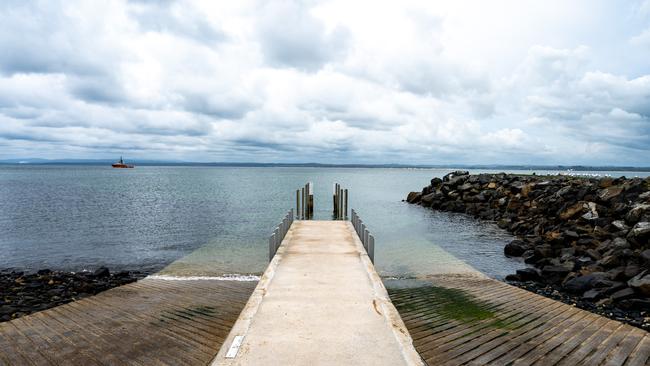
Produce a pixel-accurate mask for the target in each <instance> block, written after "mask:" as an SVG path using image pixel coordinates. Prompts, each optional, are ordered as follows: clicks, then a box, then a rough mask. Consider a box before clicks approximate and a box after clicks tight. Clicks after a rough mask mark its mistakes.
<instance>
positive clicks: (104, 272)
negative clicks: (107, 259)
mask: <svg viewBox="0 0 650 366" xmlns="http://www.w3.org/2000/svg"><path fill="white" fill-rule="evenodd" d="M110 275H111V272H110V271H109V270H108V268H106V267H99V268H97V269H96V270H95V272H93V276H95V277H98V278H103V277H108V276H110Z"/></svg>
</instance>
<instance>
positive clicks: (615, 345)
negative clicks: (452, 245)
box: [389, 276, 650, 365]
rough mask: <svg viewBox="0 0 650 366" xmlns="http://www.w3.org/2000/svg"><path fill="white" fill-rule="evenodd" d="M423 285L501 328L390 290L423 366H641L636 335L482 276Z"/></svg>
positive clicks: (425, 297) (412, 292)
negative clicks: (464, 298) (468, 304)
mask: <svg viewBox="0 0 650 366" xmlns="http://www.w3.org/2000/svg"><path fill="white" fill-rule="evenodd" d="M430 282H431V283H432V285H433V286H438V287H443V288H449V289H457V290H461V291H463V292H464V293H466V294H467V295H468V296H470V297H471V298H472V301H476V302H478V303H481V304H482V306H483V308H484V309H486V310H488V311H491V312H494V313H495V317H496V318H497V319H500V321H501V322H500V325H501V326H502V328H499V327H492V326H490V321H489V320H488V319H478V318H477V319H476V320H470V321H469V322H467V321H463V322H460V321H456V320H453V319H449V318H448V317H446V316H445V314H441V313H440V311H441V309H442V307H444V306H445V305H448V304H449V303H448V302H446V301H445V300H444V299H437V298H436V294H435V291H434V290H429V291H427V290H426V288H406V289H399V290H390V291H389V293H390V296H391V299H392V300H393V302H394V304H395V306H396V308H397V309H398V311H400V314H401V315H402V317H403V320H404V323H405V325H406V326H407V328H408V329H409V331H410V332H411V336H412V338H413V341H414V345H415V347H416V349H417V350H418V352H420V354H421V355H422V356H423V358H424V359H425V360H426V361H427V362H428V363H429V364H431V365H433V364H435V365H461V364H471V365H485V364H488V363H489V364H495V365H504V364H521V365H528V364H533V363H535V364H540V365H554V364H562V365H574V364H576V363H578V362H582V363H583V364H585V365H587V364H590V365H591V364H593V365H596V364H599V363H601V362H610V363H611V364H613V365H622V364H623V363H625V364H635V365H645V364H646V363H648V361H649V358H650V350H649V349H650V347H648V343H650V341H648V340H647V339H648V338H647V336H648V333H647V332H644V331H642V330H638V329H634V328H632V327H630V326H628V325H623V324H621V323H619V322H616V321H613V320H609V319H606V318H604V317H601V316H598V315H595V314H591V313H589V312H586V311H584V310H580V309H577V308H575V307H571V306H569V305H566V304H563V303H560V302H557V301H554V300H551V299H548V298H545V297H542V296H539V295H537V294H533V293H530V292H528V291H525V290H523V289H519V288H515V287H512V286H510V285H508V284H505V283H501V282H498V281H494V280H490V279H478V280H477V279H476V278H473V279H467V280H466V279H465V278H463V277H462V276H438V277H435V276H434V278H431V279H430ZM631 329H634V330H631ZM644 346H645V347H644Z"/></svg>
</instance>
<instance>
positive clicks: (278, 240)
mask: <svg viewBox="0 0 650 366" xmlns="http://www.w3.org/2000/svg"><path fill="white" fill-rule="evenodd" d="M273 236H274V237H275V250H276V251H277V250H278V248H279V247H280V243H282V238H280V227H279V226H278V227H276V228H275V230H274V231H273Z"/></svg>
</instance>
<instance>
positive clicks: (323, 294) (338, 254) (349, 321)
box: [213, 221, 422, 366]
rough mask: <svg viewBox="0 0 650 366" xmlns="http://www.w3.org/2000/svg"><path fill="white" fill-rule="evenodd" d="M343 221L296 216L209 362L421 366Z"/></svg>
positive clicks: (399, 322)
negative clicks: (297, 217) (297, 218)
mask: <svg viewBox="0 0 650 366" xmlns="http://www.w3.org/2000/svg"><path fill="white" fill-rule="evenodd" d="M421 364H422V361H421V358H420V356H419V355H418V353H417V352H416V351H415V349H414V348H413V345H412V341H411V337H410V336H409V333H408V331H407V330H406V327H405V326H404V323H403V322H402V320H401V318H400V316H399V314H398V313H397V311H396V310H395V307H394V306H393V305H392V303H391V302H390V300H389V297H388V294H387V292H386V289H385V288H384V285H383V284H382V282H381V279H380V278H379V276H378V275H377V273H376V272H375V269H374V266H373V265H372V263H371V262H370V259H369V258H368V256H367V255H366V252H365V250H364V248H363V246H362V244H361V241H360V240H359V238H358V237H357V235H356V233H355V232H354V229H353V227H352V224H350V222H348V221H296V222H294V223H293V224H292V226H291V228H290V230H289V232H288V233H287V236H286V237H285V239H284V241H283V242H282V245H281V246H280V248H279V250H278V252H277V254H276V255H275V257H274V258H273V260H272V261H271V263H270V265H269V267H268V268H267V270H266V272H265V273H264V275H263V276H262V278H261V280H260V282H259V283H258V286H257V288H256V289H255V291H254V292H253V295H251V298H250V299H249V301H248V303H247V305H246V307H245V308H244V310H243V311H242V313H241V315H240V316H239V318H238V320H237V322H236V323H235V326H234V327H233V329H232V330H231V332H230V334H229V336H228V338H227V339H226V341H225V342H224V344H223V346H222V347H221V350H220V351H219V354H218V355H217V357H216V358H215V359H214V361H213V365H356V366H360V365H374V366H376V365H421Z"/></svg>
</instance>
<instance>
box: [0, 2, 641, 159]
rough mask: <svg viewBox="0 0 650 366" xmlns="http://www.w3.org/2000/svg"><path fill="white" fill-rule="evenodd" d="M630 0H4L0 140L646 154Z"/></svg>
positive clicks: (74, 145) (169, 150) (232, 154)
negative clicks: (434, 1) (622, 1)
mask: <svg viewBox="0 0 650 366" xmlns="http://www.w3.org/2000/svg"><path fill="white" fill-rule="evenodd" d="M647 9H650V8H648V1H644V2H641V1H633V2H631V3H630V4H626V5H625V6H621V5H620V4H619V3H617V2H615V1H613V0H611V1H608V0H598V1H587V0H580V1H575V2H570V3H566V2H564V1H560V0H555V1H551V2H550V3H544V4H541V3H534V2H528V1H524V2H522V1H514V0H499V1H495V2H490V3H486V2H483V1H469V0H468V1H460V2H448V3H437V4H435V6H434V5H432V4H430V3H429V2H424V1H406V2H403V3H399V4H398V3H394V2H375V1H372V2H371V1H361V2H353V3H350V2H348V1H343V0H331V1H322V2H317V1H293V0H283V1H278V2H262V1H257V0H247V1H241V2H212V1H204V0H178V1H174V0H168V1H162V2H154V1H142V0H140V1H126V0H116V1H111V2H106V3H101V4H100V3H97V2H94V1H89V0H78V1H74V2H63V1H50V2H45V1H29V2H18V1H9V2H4V3H3V4H2V5H0V48H1V49H2V50H3V52H0V158H10V157H28V156H30V157H31V156H35V157H100V156H101V157H108V156H112V155H115V154H120V153H124V154H127V155H132V156H134V157H140V158H173V159H187V160H198V161H219V160H229V161H242V160H254V161H322V162H346V161H347V162H377V163H381V162H389V161H390V162H405V163H409V162H412V163H452V162H470V163H499V162H503V163H563V164H571V163H581V164H590V163H593V164H595V163H607V162H609V163H619V164H637V165H650V161H649V158H648V156H650V154H648V150H650V128H649V125H650V65H649V64H648V63H647V61H646V60H647V57H645V58H644V56H647V51H648V48H647V47H646V46H647V45H648V43H647V42H646V41H647V39H646V38H647V33H648V25H647V19H648V18H647V17H648V16H649V15H650V13H648V11H647ZM630 13H634V14H635V15H634V17H632V18H630V16H629V14H630ZM540 29H543V31H540ZM622 54H625V55H626V57H625V58H620V57H617V58H616V59H617V60H619V61H617V62H612V61H611V60H612V57H613V55H622ZM614 155H615V156H616V157H615V158H613V156H614Z"/></svg>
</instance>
